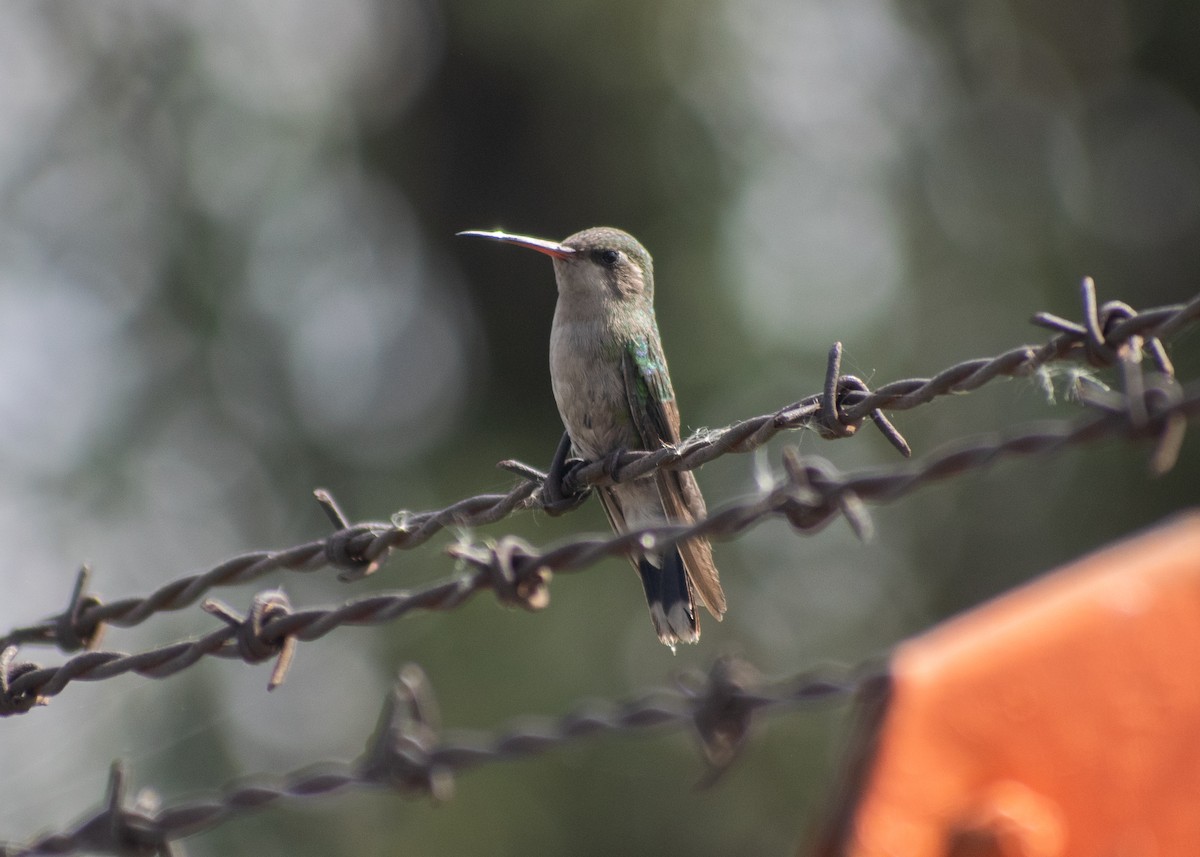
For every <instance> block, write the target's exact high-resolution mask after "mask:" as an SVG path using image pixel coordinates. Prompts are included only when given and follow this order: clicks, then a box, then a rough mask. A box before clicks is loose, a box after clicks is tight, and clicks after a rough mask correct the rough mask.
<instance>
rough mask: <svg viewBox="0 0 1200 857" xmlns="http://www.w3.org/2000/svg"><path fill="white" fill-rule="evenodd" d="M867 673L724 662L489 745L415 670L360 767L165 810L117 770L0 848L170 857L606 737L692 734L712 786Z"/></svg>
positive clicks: (2, 856) (1, 852)
mask: <svg viewBox="0 0 1200 857" xmlns="http://www.w3.org/2000/svg"><path fill="white" fill-rule="evenodd" d="M861 673H862V671H861V670H855V671H850V670H839V671H837V672H834V671H826V672H825V673H819V672H810V673H804V674H799V675H795V676H792V677H790V678H787V679H783V680H779V681H766V680H765V679H763V678H762V677H761V676H760V675H759V673H758V671H757V670H756V669H754V667H753V666H751V665H750V664H749V663H746V662H744V661H740V660H734V659H729V658H722V659H719V660H718V661H717V662H716V663H715V664H714V665H713V667H712V668H711V670H710V671H709V673H708V674H707V675H703V674H698V673H692V674H688V675H686V676H685V677H683V680H682V681H681V682H680V686H679V687H678V688H677V689H675V690H673V691H667V690H658V691H654V692H651V693H648V694H644V695H642V696H639V697H636V698H633V699H628V700H623V701H591V702H587V703H584V704H581V705H578V706H577V707H575V708H574V709H573V710H572V711H570V712H569V713H567V714H565V715H562V716H560V717H558V718H557V719H548V718H547V719H538V720H531V719H530V718H522V719H521V720H520V721H514V722H513V724H512V725H509V726H507V727H504V728H501V729H500V730H498V731H496V732H494V733H490V734H488V733H478V732H448V733H445V734H443V733H442V732H441V729H440V727H439V725H438V718H437V713H436V704H435V702H434V699H433V692H432V690H431V689H430V687H429V682H428V680H427V679H426V678H425V674H424V672H423V671H422V670H421V669H420V668H419V667H417V666H415V665H409V666H407V667H405V668H404V669H403V670H401V672H400V675H399V679H398V681H397V683H396V686H395V688H394V689H393V691H392V693H391V694H390V695H389V696H388V698H387V700H386V701H385V703H384V706H383V710H382V712H381V716H380V719H379V726H378V728H377V730H376V733H375V734H374V735H373V736H372V737H371V739H370V740H369V741H368V742H367V747H366V751H365V752H364V753H363V755H362V756H361V757H360V758H359V759H358V760H356V761H354V762H331V763H325V764H319V765H315V766H311V767H308V768H305V769H302V770H299V771H295V772H293V773H290V774H285V775H283V776H280V777H273V778H268V777H260V778H255V779H253V780H244V779H243V780H239V781H238V782H237V783H232V784H230V785H228V786H226V787H225V788H223V789H222V790H221V791H220V792H219V793H217V794H214V795H210V796H206V797H199V798H193V799H190V800H181V801H178V802H176V803H172V804H166V805H160V803H161V802H160V800H159V798H158V796H157V795H156V794H155V793H153V792H150V791H143V792H141V794H140V796H139V798H138V799H137V800H136V801H135V803H134V805H133V806H132V807H126V805H125V797H124V793H125V772H124V768H123V766H121V765H120V764H119V763H118V764H115V765H114V766H113V769H112V774H111V776H110V778H109V786H108V794H107V796H106V798H105V801H104V804H103V806H102V808H101V809H99V810H97V811H96V812H95V813H94V814H93V815H92V816H90V817H88V818H87V819H85V820H84V821H82V822H81V823H80V824H78V825H77V826H76V827H74V828H72V829H70V830H67V831H64V832H61V833H51V834H45V835H43V836H40V837H38V838H36V839H34V840H31V841H29V842H26V843H21V844H18V843H10V844H0V857H35V855H49V854H59V855H62V854H71V853H75V852H77V851H83V850H88V851H98V852H103V853H106V854H115V855H120V857H124V856H125V855H139V857H140V855H145V854H153V853H168V849H170V848H171V846H172V843H174V842H177V841H178V840H179V839H182V838H183V837H186V836H191V835H194V834H196V833H199V832H201V831H206V830H212V829H214V828H216V827H218V826H220V825H221V824H224V823H225V822H226V821H228V820H230V819H231V818H234V817H236V816H239V815H243V814H245V813H246V812H249V811H251V810H256V809H259V808H262V807H266V806H268V805H270V804H272V803H274V802H276V801H279V800H283V799H288V800H300V799H312V798H319V797H323V796H325V795H330V794H334V793H337V792H341V791H344V790H346V789H348V788H354V787H357V788H362V787H367V788H380V787H383V788H387V789H390V790H392V791H395V792H397V793H399V794H400V795H402V796H405V797H421V796H429V797H432V798H434V799H440V800H446V799H449V798H450V797H451V796H452V790H453V778H454V776H455V775H457V774H459V773H462V772H465V771H468V770H470V769H472V768H476V767H480V766H482V765H486V764H493V763H497V762H506V761H510V760H514V759H520V758H525V757H529V756H535V755H539V754H541V753H545V752H548V751H550V750H555V749H558V748H560V747H564V746H568V745H570V744H573V743H577V742H579V741H582V740H586V739H588V738H590V737H591V736H594V735H600V734H603V733H617V734H626V733H637V732H641V731H644V730H646V729H650V728H654V729H659V730H672V729H691V730H693V732H694V734H696V735H697V736H698V738H699V741H700V746H701V749H702V750H703V752H704V755H705V758H706V759H707V761H708V764H709V767H710V773H709V775H708V776H707V777H706V780H707V781H711V780H712V779H714V778H715V776H717V775H718V774H719V772H720V771H723V770H724V769H726V768H728V766H729V765H730V764H732V763H733V762H734V760H735V758H736V756H737V752H738V750H739V749H740V748H741V747H742V746H743V744H744V743H745V740H746V737H747V736H748V734H749V731H750V729H751V727H752V725H753V722H754V719H755V718H756V717H758V716H760V715H763V714H768V713H780V712H783V711H787V710H792V709H795V708H797V707H799V706H803V705H810V704H813V703H817V702H822V701H827V700H836V699H844V698H847V697H849V696H851V695H853V694H854V693H856V692H857V690H858V688H859V687H860V686H862V685H863V683H864V682H865V681H866V680H867V679H868V678H869V676H867V677H864V676H862V675H860V674H861Z"/></svg>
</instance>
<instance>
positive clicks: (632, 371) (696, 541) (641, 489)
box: [459, 226, 725, 651]
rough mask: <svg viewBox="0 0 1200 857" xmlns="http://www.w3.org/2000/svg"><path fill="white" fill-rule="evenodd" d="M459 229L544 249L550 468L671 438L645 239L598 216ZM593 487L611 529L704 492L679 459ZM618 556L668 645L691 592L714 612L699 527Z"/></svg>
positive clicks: (677, 515) (667, 379) (671, 395)
mask: <svg viewBox="0 0 1200 857" xmlns="http://www.w3.org/2000/svg"><path fill="white" fill-rule="evenodd" d="M459 235H468V236H474V237H479V238H489V239H491V240H493V241H503V242H505V243H508V244H515V245H516V246H518V247H526V248H528V249H530V250H535V251H537V252H539V253H542V254H544V255H546V256H549V257H550V258H551V259H552V260H553V263H554V278H555V280H556V282H557V285H558V303H557V305H556V306H555V309H554V323H553V326H552V328H551V331H550V382H551V385H552V387H553V389H554V401H555V403H556V404H557V405H558V412H559V414H560V415H561V417H562V421H563V425H564V427H565V428H566V436H564V439H563V441H564V442H563V444H560V447H559V452H558V454H556V456H555V464H556V466H552V467H551V474H552V475H553V474H555V472H556V470H557V471H558V478H559V479H561V475H562V470H561V468H562V465H563V464H564V462H565V460H566V455H567V454H568V451H569V450H574V452H575V454H576V455H577V456H579V457H581V458H584V459H588V460H593V461H594V460H600V459H604V458H605V457H607V456H610V455H613V454H614V453H616V452H619V451H620V450H622V449H627V450H650V451H654V450H657V449H660V448H662V447H664V446H669V445H675V444H678V443H679V441H680V437H679V407H678V405H677V404H676V402H675V391H674V389H673V388H672V386H671V376H670V375H669V374H668V372H667V359H666V356H665V355H664V353H663V347H662V339H661V337H660V336H659V332H658V322H657V320H656V319H655V316H654V263H653V261H652V260H651V258H650V254H649V253H648V252H646V248H644V247H643V246H642V245H641V244H639V243H638V241H637V240H636V239H635V238H634V237H633V236H632V235H630V234H629V233H628V232H623V231H621V230H620V229H613V228H611V227H607V226H598V227H594V228H591V229H585V230H583V231H582V232H576V233H575V234H574V235H572V236H570V237H569V238H566V239H565V240H563V241H561V242H559V241H547V240H545V239H542V238H530V237H528V236H524V235H510V234H508V233H505V232H481V231H474V230H472V231H468V232H460V233H459ZM568 444H569V446H568ZM599 495H600V502H601V505H602V506H603V507H604V512H605V514H606V515H607V516H608V521H609V523H610V524H611V525H612V528H613V530H615V531H616V532H617V533H624V532H628V531H629V530H636V529H642V528H645V527H658V526H663V525H665V524H682V525H688V524H691V523H693V522H694V521H696V520H697V519H699V518H703V517H704V516H705V506H704V497H703V496H702V495H701V494H700V488H699V486H698V485H697V484H696V477H695V476H694V475H692V473H691V472H690V471H676V470H659V471H656V472H655V473H651V474H648V475H646V476H643V477H640V478H638V479H633V480H630V481H627V482H619V483H616V484H613V485H608V486H604V487H602V488H601V489H600V490H599ZM629 559H630V562H632V564H633V567H634V569H635V570H636V571H637V573H638V576H639V577H640V578H641V581H642V587H643V589H644V590H645V593H646V601H647V603H648V604H649V607H650V619H651V621H652V622H653V623H654V630H655V631H656V632H657V634H658V638H659V640H661V641H662V642H663V643H664V644H665V645H667V646H669V647H670V648H671V651H674V650H675V646H676V644H677V643H681V642H683V643H694V642H696V641H697V640H699V639H700V621H699V617H698V615H697V611H696V605H697V603H700V604H703V605H704V606H705V607H706V608H707V609H708V611H709V612H710V613H711V614H712V615H713V616H715V617H716V618H717V620H718V621H720V619H721V617H722V615H723V614H724V613H725V593H724V591H723V590H722V589H721V581H720V579H719V577H718V575H717V567H716V565H714V564H713V558H712V546H711V545H710V544H709V541H708V539H706V538H703V537H696V538H692V539H688V540H686V541H684V542H680V543H679V544H677V545H673V546H671V547H667V548H663V549H661V550H656V549H654V548H653V547H648V548H645V549H641V548H639V549H635V550H633V551H631V552H630V554H629Z"/></svg>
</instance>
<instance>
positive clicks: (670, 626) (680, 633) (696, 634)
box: [638, 547, 700, 651]
mask: <svg viewBox="0 0 1200 857" xmlns="http://www.w3.org/2000/svg"><path fill="white" fill-rule="evenodd" d="M656 559H659V558H658V557H653V558H652V557H650V556H646V555H643V556H642V557H641V558H639V559H638V575H639V576H640V577H641V578H642V587H643V588H644V589H645V590H646V603H648V604H649V605H650V620H651V621H652V622H653V623H654V630H655V631H657V632H658V639H660V640H662V642H663V644H664V645H667V646H670V647H671V651H675V644H676V643H694V642H696V641H697V640H699V639H700V622H699V621H698V620H697V619H696V604H695V601H694V600H693V597H692V587H691V583H690V582H689V581H688V576H687V570H686V569H685V568H684V565H683V557H682V556H680V554H679V549H678V548H675V547H672V548H671V549H670V550H668V551H667V552H666V554H665V555H664V556H663V557H662V558H661V567H660V566H659V565H656V564H655V562H654V560H656Z"/></svg>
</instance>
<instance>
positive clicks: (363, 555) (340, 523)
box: [0, 280, 1200, 652]
mask: <svg viewBox="0 0 1200 857" xmlns="http://www.w3.org/2000/svg"><path fill="white" fill-rule="evenodd" d="M1082 291H1083V304H1084V315H1085V322H1084V323H1083V324H1077V323H1075V322H1069V321H1066V320H1063V319H1060V318H1057V317H1055V316H1051V315H1049V314H1047V313H1039V314H1038V315H1037V316H1035V322H1037V323H1039V324H1042V325H1043V326H1046V327H1049V328H1051V329H1053V330H1057V331H1059V333H1058V335H1056V336H1054V337H1053V338H1052V339H1050V340H1049V341H1048V342H1047V343H1046V344H1044V345H1042V346H1040V347H1036V348H1035V347H1033V346H1022V347H1020V348H1014V349H1012V350H1010V351H1006V352H1004V353H1003V354H1000V355H997V356H995V357H991V358H980V359H975V360H967V361H963V362H961V363H958V364H955V365H954V366H951V367H949V368H947V369H945V370H943V371H942V372H939V373H938V374H937V375H935V376H933V377H932V378H924V379H909V380H902V381H894V382H892V383H889V384H886V385H884V386H882V387H879V388H877V389H876V390H874V391H870V390H868V389H867V388H866V385H865V384H863V383H862V382H861V381H860V380H858V379H856V378H852V377H850V376H841V377H839V376H838V374H837V372H836V371H832V370H834V369H835V367H836V365H837V363H836V361H837V359H838V358H840V347H839V346H835V349H834V352H832V353H831V360H830V369H831V372H830V375H831V376H832V377H833V379H834V380H837V381H843V380H848V381H850V382H852V383H849V384H843V385H841V386H840V387H838V390H837V395H836V397H835V396H834V395H832V394H831V392H832V391H831V390H829V389H827V390H826V392H825V393H823V394H815V395H812V396H809V397H807V398H805V399H801V400H800V401H798V402H795V403H793V404H790V405H787V406H785V407H783V408H780V409H779V410H777V411H775V412H774V413H770V414H763V415H761V416H757V417H753V418H750V419H746V420H741V421H740V422H737V423H734V424H732V425H730V426H728V427H726V428H724V429H721V430H720V431H716V432H708V433H705V434H704V435H702V436H696V437H692V438H690V439H688V440H686V441H684V442H683V443H681V444H680V445H679V446H677V447H666V448H663V449H659V450H655V451H653V452H644V451H633V452H630V451H626V452H623V453H621V454H620V455H618V456H616V457H615V458H614V459H612V460H607V461H595V462H591V463H588V464H586V465H584V466H581V467H577V468H575V469H574V470H572V471H571V472H570V473H569V474H568V478H567V484H566V487H567V488H568V489H569V490H574V491H579V490H584V489H586V488H587V487H591V486H602V485H608V484H612V483H613V482H615V481H627V480H631V479H636V478H639V477H641V476H644V475H646V474H648V473H650V472H652V471H654V470H656V469H660V468H666V469H673V470H691V469H695V468H697V467H700V466H701V465H702V464H705V463H707V462H709V461H712V460H714V459H716V458H719V457H721V456H723V455H726V454H729V453H745V452H750V451H753V450H755V449H758V448H759V447H761V446H762V445H764V444H765V443H767V442H768V441H769V440H770V439H771V438H773V437H774V436H775V435H777V434H779V433H780V432H783V431H788V430H793V429H799V428H805V427H814V426H815V427H818V428H819V429H820V430H821V433H822V435H823V436H825V437H845V436H848V435H849V434H852V433H853V429H854V428H855V427H856V426H857V425H858V424H859V423H861V422H862V421H863V420H865V419H874V420H876V422H877V423H878V422H880V421H881V420H882V419H883V418H882V413H881V411H882V410H883V409H885V408H886V409H888V410H907V409H911V408H914V407H916V406H918V405H921V404H926V403H929V402H931V401H933V400H934V399H936V398H938V397H940V396H946V395H952V394H957V393H963V392H968V391H972V390H976V389H978V388H979V387H981V386H983V385H984V384H986V383H988V382H989V381H992V380H994V379H996V378H1000V377H1018V376H1026V375H1029V374H1031V373H1033V372H1034V371H1036V370H1037V369H1038V368H1040V367H1042V366H1044V365H1046V364H1047V363H1050V362H1052V361H1056V360H1063V359H1068V358H1074V357H1078V356H1081V355H1085V356H1087V358H1088V359H1089V360H1090V361H1091V362H1093V363H1098V364H1103V363H1105V362H1106V361H1107V362H1108V363H1112V362H1114V361H1116V360H1117V359H1118V352H1119V350H1120V349H1121V348H1122V347H1125V346H1128V345H1130V344H1134V343H1135V342H1136V343H1137V344H1139V345H1140V344H1141V343H1142V342H1144V341H1147V342H1151V343H1158V342H1159V340H1160V339H1162V338H1169V337H1172V336H1175V335H1177V334H1178V333H1179V332H1180V331H1182V330H1183V329H1184V328H1185V327H1187V326H1189V325H1191V324H1194V323H1195V322H1196V321H1197V320H1198V319H1200V295H1197V296H1196V297H1195V298H1193V299H1192V300H1190V301H1189V302H1187V303H1183V304H1173V305H1168V306H1163V307H1158V308H1155V309H1149V310H1145V311H1143V312H1140V313H1137V312H1134V311H1133V310H1132V309H1130V308H1129V307H1128V306H1127V305H1126V304H1123V303H1120V302H1116V301H1113V302H1109V303H1107V304H1105V305H1104V306H1103V307H1097V305H1096V299H1095V286H1094V284H1093V283H1091V281H1090V280H1085V281H1084V284H1083V290H1082ZM1097 331H1099V332H1098V333H1097ZM1151 351H1152V353H1153V354H1155V355H1156V358H1157V359H1158V362H1159V363H1160V364H1162V365H1160V369H1162V370H1163V371H1166V372H1168V374H1169V369H1170V366H1169V363H1168V362H1166V356H1165V352H1164V351H1163V350H1162V348H1161V345H1155V346H1153V347H1152V348H1151ZM827 386H828V385H827ZM839 429H840V430H839ZM901 442H902V441H901ZM502 464H505V465H508V468H509V469H510V470H513V471H514V472H519V473H521V475H522V476H523V480H522V482H520V483H519V484H517V485H516V486H514V487H513V488H512V489H511V490H509V491H508V492H506V493H503V494H500V493H490V494H479V495H476V496H473V497H468V498H465V499H462V500H459V501H458V502H456V503H453V504H451V505H449V506H446V507H445V508H442V509H438V510H433V511H427V512H420V513H408V512H401V513H399V514H398V515H397V516H396V517H395V519H394V521H393V522H392V523H381V522H368V523H361V524H354V525H350V524H349V523H348V522H346V521H344V519H342V518H341V515H340V512H337V511H336V506H335V505H334V504H333V501H332V500H331V499H329V500H328V501H327V506H326V508H327V511H328V510H329V509H331V508H332V509H333V510H334V512H335V513H336V514H333V515H331V517H333V518H334V520H335V525H336V526H337V527H338V529H337V531H336V532H334V533H333V534H331V535H330V536H328V537H326V538H324V539H317V540H314V541H310V542H307V543H304V544H300V545H296V546H293V547H289V548H286V549H283V550H275V551H261V550H260V551H251V552H248V553H244V554H240V555H238V556H235V557H232V558H230V559H228V560H225V561H224V562H222V563H220V564H219V565H217V566H215V567H214V568H212V569H209V570H208V571H205V572H202V573H198V574H192V575H187V576H185V577H182V578H178V579H175V580H172V581H171V582H169V583H167V584H165V585H163V586H162V587H160V588H159V589H157V590H155V591H154V592H152V593H151V594H149V595H146V596H143V597H129V598H123V599H119V600H116V601H109V602H101V601H100V600H99V599H98V598H95V597H93V596H88V595H87V593H86V592H84V591H82V589H81V588H80V587H77V591H76V592H75V593H74V595H73V598H72V601H71V603H70V604H69V606H68V609H67V611H66V612H65V613H64V614H62V615H60V616H55V617H52V618H51V619H48V620H46V621H44V622H40V623H37V624H35V625H32V626H29V627H25V628H18V629H15V630H13V631H11V632H10V633H8V634H7V635H5V636H4V637H3V638H0V648H3V647H6V646H10V645H19V644H54V645H57V646H58V647H59V648H60V649H62V650H63V651H66V652H71V651H76V650H78V649H80V648H89V647H92V646H94V644H95V643H96V642H97V641H98V637H99V633H100V629H101V628H102V627H103V626H104V625H114V626H117V627H132V626H134V625H138V624H140V623H142V622H144V621H146V620H147V619H148V618H150V617H152V616H154V615H155V614H157V613H160V612H166V611H175V610H182V609H184V608H186V607H189V606H191V605H193V604H195V603H196V601H198V600H199V599H200V598H202V597H203V596H204V595H205V594H206V593H208V592H210V591H211V590H213V589H214V588H217V587H221V586H233V585H237V584H243V583H247V582H250V581H253V580H256V579H258V578H261V577H263V576H265V575H266V574H269V573H271V572H274V571H279V570H286V571H295V572H313V571H318V570H320V569H324V568H328V567H330V566H333V567H339V568H342V569H344V570H345V573H344V574H343V577H344V578H347V579H353V578H356V577H359V576H362V575H365V574H369V573H371V572H372V571H374V570H375V569H376V568H378V567H379V566H380V565H381V564H382V563H383V562H384V561H385V560H386V558H387V557H388V555H389V554H390V553H391V552H392V551H394V550H407V549H412V548H416V547H418V546H420V545H422V544H424V543H425V542H427V541H429V539H431V538H432V537H433V536H434V535H436V534H437V533H439V532H440V531H441V530H443V529H445V528H447V527H453V526H461V527H478V526H484V525H487V524H492V523H495V522H497V521H500V520H502V519H504V518H506V517H507V516H508V515H510V514H512V513H514V512H517V511H521V510H526V509H535V508H544V507H545V506H546V505H547V504H546V502H545V500H544V498H543V496H542V490H541V484H540V483H541V481H542V479H544V474H542V473H541V472H540V471H538V470H536V469H534V468H531V467H527V466H525V465H520V464H517V463H515V462H503V463H502ZM319 493H320V492H319Z"/></svg>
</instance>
